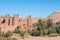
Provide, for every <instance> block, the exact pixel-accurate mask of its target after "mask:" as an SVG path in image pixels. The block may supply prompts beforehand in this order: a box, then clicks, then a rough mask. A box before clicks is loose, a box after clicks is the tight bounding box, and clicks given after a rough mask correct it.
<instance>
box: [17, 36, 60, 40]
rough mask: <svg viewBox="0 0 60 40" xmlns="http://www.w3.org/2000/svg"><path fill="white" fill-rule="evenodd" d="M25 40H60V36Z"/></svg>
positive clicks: (27, 39)
mask: <svg viewBox="0 0 60 40" xmlns="http://www.w3.org/2000/svg"><path fill="white" fill-rule="evenodd" d="M18 40H22V39H18ZM23 40H60V36H59V37H29V38H25V39H23Z"/></svg>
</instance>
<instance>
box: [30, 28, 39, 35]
mask: <svg viewBox="0 0 60 40" xmlns="http://www.w3.org/2000/svg"><path fill="white" fill-rule="evenodd" d="M30 35H32V36H40V31H39V30H36V29H34V30H32V31H31V32H30Z"/></svg>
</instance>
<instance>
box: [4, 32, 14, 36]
mask: <svg viewBox="0 0 60 40" xmlns="http://www.w3.org/2000/svg"><path fill="white" fill-rule="evenodd" d="M12 35H13V33H12V32H11V31H8V32H7V33H6V34H5V35H4V36H5V37H10V36H12Z"/></svg>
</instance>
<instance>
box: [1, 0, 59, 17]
mask: <svg viewBox="0 0 60 40" xmlns="http://www.w3.org/2000/svg"><path fill="white" fill-rule="evenodd" d="M56 10H60V0H0V15H3V16H4V15H5V14H10V15H13V14H19V15H20V16H21V17H27V16H28V15H32V17H47V16H48V15H50V14H51V13H52V12H54V11H56Z"/></svg>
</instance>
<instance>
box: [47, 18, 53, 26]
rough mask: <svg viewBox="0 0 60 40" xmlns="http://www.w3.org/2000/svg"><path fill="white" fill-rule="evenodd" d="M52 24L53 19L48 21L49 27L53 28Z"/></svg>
mask: <svg viewBox="0 0 60 40" xmlns="http://www.w3.org/2000/svg"><path fill="white" fill-rule="evenodd" d="M52 22H53V21H52V19H48V20H47V26H48V27H51V26H52V25H53V23H52Z"/></svg>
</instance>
